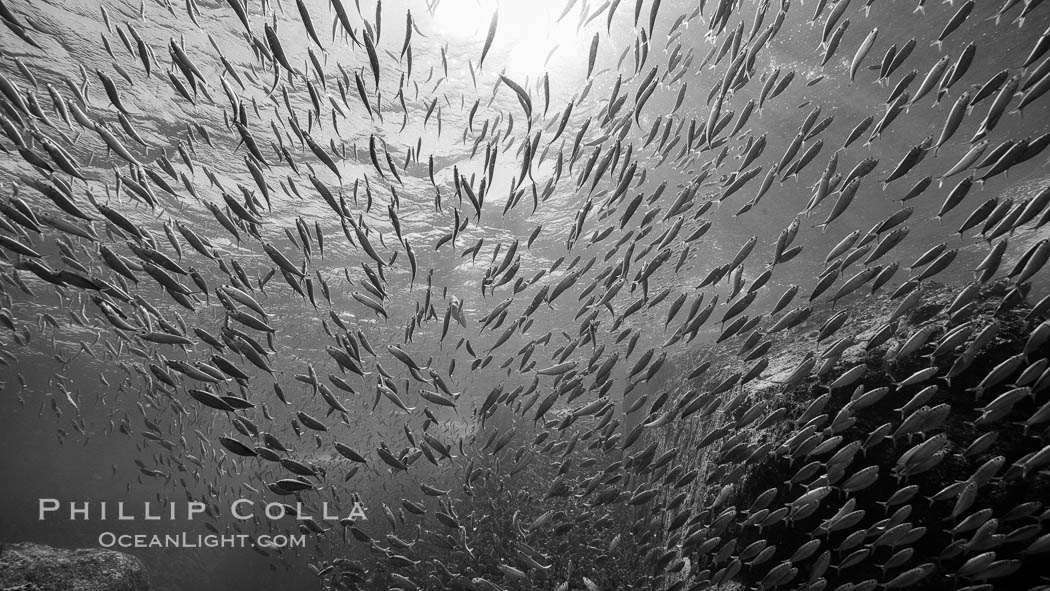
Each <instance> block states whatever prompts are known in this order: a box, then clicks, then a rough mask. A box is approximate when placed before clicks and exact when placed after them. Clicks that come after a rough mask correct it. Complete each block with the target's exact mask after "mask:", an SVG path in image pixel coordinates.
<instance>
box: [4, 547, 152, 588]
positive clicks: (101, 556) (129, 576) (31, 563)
mask: <svg viewBox="0 0 1050 591" xmlns="http://www.w3.org/2000/svg"><path fill="white" fill-rule="evenodd" d="M16 590H17V591H148V590H149V578H148V577H147V576H146V570H145V568H144V567H143V565H142V562H141V561H139V559H138V558H135V557H134V556H131V555H128V554H123V553H121V552H115V551H112V550H103V549H81V550H68V549H65V548H53V547H51V546H45V545H43V544H33V543H29V542H20V543H15V544H4V545H2V546H0V591H16Z"/></svg>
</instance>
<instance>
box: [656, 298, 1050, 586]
mask: <svg viewBox="0 0 1050 591" xmlns="http://www.w3.org/2000/svg"><path fill="white" fill-rule="evenodd" d="M1012 287H1013V286H1012V285H1009V284H1006V283H999V284H993V285H990V286H987V287H985V288H984V289H982V290H981V293H980V295H979V296H977V297H975V298H974V302H973V304H972V305H970V306H966V307H964V308H962V309H961V310H960V311H958V312H956V311H955V310H951V311H952V312H955V313H953V314H949V313H948V311H949V309H950V308H951V306H952V303H953V300H954V299H955V297H956V296H957V295H958V292H957V291H955V290H952V289H949V288H945V287H936V286H925V287H923V288H922V289H923V292H924V293H923V297H922V299H921V302H919V300H917V299H916V300H915V302H917V305H914V306H911V307H907V306H902V305H901V304H902V302H906V301H907V298H906V297H903V296H902V297H899V298H898V299H893V298H888V297H886V296H882V297H876V298H870V299H868V300H864V301H856V302H852V303H851V305H850V306H848V307H847V308H843V307H838V309H834V308H832V307H828V308H825V309H814V311H813V314H812V316H811V317H810V318H809V319H808V322H807V323H805V324H803V325H801V326H800V327H798V328H796V329H794V330H792V331H790V333H787V334H780V335H770V336H769V337H767V338H772V339H773V341H774V342H773V346H772V347H771V348H770V349H769V353H768V359H769V360H770V361H769V365H768V368H767V369H766V371H764V372H762V373H763V376H764V378H763V379H756V380H754V381H752V382H749V383H748V384H746V386H745V387H744V388H742V389H741V388H740V387H739V386H737V387H736V388H734V389H732V390H731V391H729V392H728V393H727V394H725V395H723V396H722V397H715V396H709V398H710V399H711V400H710V402H709V404H705V405H703V406H698V408H699V409H700V410H699V411H698V412H696V413H695V414H694V416H693V417H692V418H691V419H690V422H689V423H688V424H687V425H688V427H689V428H686V429H683V428H682V425H681V424H679V425H676V426H674V427H673V428H672V427H667V428H665V431H664V433H662V435H663V439H664V442H663V446H666V447H672V446H675V447H678V448H680V449H681V450H682V451H681V453H680V458H681V459H682V460H683V461H684V462H685V464H686V465H687V466H689V467H695V468H698V469H699V472H700V474H699V477H698V478H696V480H695V482H694V483H693V484H694V486H692V487H689V492H690V494H691V498H692V499H693V503H692V505H691V506H688V507H687V509H686V510H687V511H688V512H689V515H692V517H693V518H692V519H690V520H689V521H688V522H684V521H682V520H677V521H676V522H675V524H674V526H669V527H668V534H667V536H666V539H665V544H666V545H667V546H668V547H672V548H673V547H678V548H681V550H680V555H681V556H682V558H683V559H686V560H689V563H688V566H687V568H685V569H683V570H682V571H681V574H680V575H679V576H678V577H676V579H677V585H678V586H679V587H680V588H683V589H684V588H705V587H718V586H719V585H725V584H728V583H731V582H734V583H735V582H739V583H743V584H745V585H747V586H757V587H759V588H765V589H769V588H774V587H781V588H797V587H799V586H800V585H801V586H803V587H809V588H827V589H834V588H843V587H840V586H841V585H845V586H846V587H845V588H853V586H858V588H865V589H870V588H874V587H875V586H876V585H883V586H887V588H902V587H905V586H907V587H908V588H910V589H940V588H948V587H951V586H953V585H959V586H964V585H970V584H979V583H984V582H991V583H994V584H995V586H996V588H1003V589H1015V588H1018V589H1020V588H1030V587H1032V586H1033V585H1038V584H1039V583H1043V582H1045V581H1044V580H1043V579H1042V576H1043V575H1044V574H1045V572H1046V570H1045V568H1044V567H1043V566H1042V565H1041V563H1040V561H1041V560H1045V558H1042V559H1041V558H1040V557H1039V556H1040V555H1042V556H1044V557H1045V554H1043V552H1045V550H1044V549H1043V546H1044V545H1045V544H1042V543H1040V544H1036V543H1035V541H1036V540H1037V539H1039V540H1043V539H1044V538H1043V537H1041V536H1045V535H1046V533H1047V532H1046V529H1045V527H1044V525H1045V524H1044V522H1045V521H1046V520H1047V518H1048V517H1050V513H1048V512H1047V510H1046V505H1045V503H1046V501H1047V499H1050V475H1048V473H1046V472H1045V471H1044V469H1045V466H1044V465H1043V464H1042V463H1039V462H1036V460H1035V459H1034V457H1035V455H1034V454H1036V453H1037V452H1039V451H1040V450H1041V449H1043V448H1044V446H1046V443H1047V440H1048V432H1047V430H1046V428H1045V426H1046V424H1045V421H1041V420H1036V419H1034V418H1033V419H1030V417H1033V414H1034V413H1035V412H1036V409H1038V408H1039V407H1040V406H1042V405H1045V404H1047V403H1048V399H1047V391H1046V389H1045V388H1046V386H1047V383H1046V380H1047V379H1048V377H1050V374H1047V375H1040V376H1039V377H1041V378H1042V381H1040V380H1039V379H1038V378H1036V379H1032V378H1027V377H1026V378H1024V383H1023V384H1019V383H1018V382H1017V381H1015V380H1020V379H1021V376H1022V374H1024V373H1025V372H1024V371H1023V370H1024V369H1025V368H1026V367H1030V368H1031V367H1032V366H1033V365H1034V366H1035V367H1036V368H1041V367H1043V366H1045V362H1044V361H1041V360H1042V359H1044V358H1046V357H1047V355H1048V353H1050V347H1047V346H1046V344H1045V343H1043V342H1042V340H1039V339H1038V338H1037V339H1033V340H1030V338H1031V337H1032V332H1033V331H1034V330H1035V328H1036V327H1037V326H1038V325H1039V324H1040V322H1041V321H1043V318H1042V317H1040V316H1039V315H1038V314H1032V313H1031V312H1030V308H1029V307H1028V306H1027V305H1026V304H1024V303H1023V301H1022V300H1023V298H1021V297H1020V294H1019V292H1017V291H1016V290H1014V289H1012ZM957 305H958V304H957ZM844 309H845V310H846V314H847V316H848V318H847V321H846V322H844V323H842V322H839V325H840V328H839V329H838V330H829V329H828V326H829V324H828V321H829V319H831V318H833V317H834V316H835V315H836V314H839V313H841V312H842V311H843V310H844ZM963 324H967V325H968V327H969V328H968V329H967V330H971V336H970V338H969V339H966V340H964V341H962V342H960V343H958V344H956V345H954V346H946V347H941V348H942V349H943V350H938V351H937V352H936V353H935V350H937V349H938V343H942V344H943V342H944V341H942V340H941V339H942V338H943V336H944V335H945V334H946V333H948V332H950V331H952V330H953V329H955V328H958V327H960V326H961V325H963ZM884 329H885V330H884ZM922 331H926V332H922ZM828 332H833V333H834V334H832V335H826V333H828ZM822 333H823V334H822ZM880 333H881V334H882V335H884V336H883V337H877V336H876V335H879V334H880ZM978 334H981V335H987V337H988V338H987V339H986V340H985V342H984V344H983V346H980V345H974V344H973V343H974V341H975V339H977V338H979V337H976V336H973V335H978ZM885 335H889V336H885ZM839 339H845V340H844V341H840V340H839ZM970 347H975V349H974V351H975V353H974V354H973V356H972V357H971V358H969V360H968V365H967V364H966V362H965V361H960V359H961V358H965V355H964V354H963V353H962V351H964V350H967V349H968V348H970ZM740 348H741V345H740V343H738V342H736V341H735V340H734V341H730V342H727V343H726V345H724V346H721V347H717V348H715V349H713V350H711V351H708V352H707V354H706V355H704V356H702V357H701V359H700V360H697V361H695V362H694V363H698V362H699V361H701V360H703V359H713V360H715V365H714V366H713V367H712V368H711V369H710V370H708V372H707V373H706V376H709V377H708V382H709V384H707V385H706V386H705V385H698V384H690V383H689V382H690V381H689V380H688V379H683V378H684V376H685V375H687V374H688V373H689V369H688V368H685V369H684V371H683V372H682V374H681V375H682V377H680V378H679V380H680V381H682V383H680V384H671V385H670V386H671V388H672V390H675V391H677V390H683V389H686V388H688V387H690V386H692V387H697V386H699V388H702V390H700V391H701V392H702V391H704V390H710V388H711V387H712V384H719V383H721V382H722V381H723V380H724V379H725V376H727V375H730V374H732V373H734V372H743V373H745V374H746V373H747V367H748V363H744V362H742V361H741V358H743V357H746V355H747V351H746V349H745V350H739V349H740ZM738 350H739V351H738ZM831 350H837V351H838V352H837V353H834V354H832V353H829V351H831ZM807 358H808V359H813V360H814V361H810V362H809V363H811V364H812V370H811V371H806V372H804V374H803V373H797V374H795V375H799V376H802V377H800V378H798V379H794V378H792V374H793V373H794V372H795V368H797V367H800V366H803V365H804V364H805V363H807V361H806V359H807ZM1007 359H1014V360H1019V362H1020V365H1019V366H1018V367H1017V368H1016V369H1015V370H1013V371H1009V372H1008V375H1004V376H999V377H998V378H996V379H995V380H990V381H995V382H996V383H995V384H994V385H989V384H990V381H989V382H984V385H986V386H988V387H987V391H984V392H981V391H980V390H984V389H985V388H978V384H981V383H982V381H983V380H985V378H988V376H989V375H991V374H992V373H993V371H992V370H993V368H997V367H999V366H1000V364H1001V363H1002V362H1004V360H1007ZM861 367H863V368H864V370H860V369H859V368H861ZM927 368H930V369H929V371H930V372H933V373H932V375H926V374H921V373H919V372H920V371H921V370H925V369H927ZM1031 373H1032V372H1031V371H1030V372H1029V374H1031ZM737 375H739V374H737ZM850 376H859V377H855V378H854V377H850ZM740 381H743V380H740ZM784 382H787V384H785V383H784ZM833 385H835V387H833ZM1021 386H1024V387H1025V388H1026V389H1024V390H1018V388H1020V387H1021ZM880 388H886V389H885V390H879V389H880ZM1011 390H1013V393H1014V394H1017V393H1020V394H1023V396H1018V399H1017V400H1014V399H1013V398H1010V396H1011V395H1009V394H1008V395H1007V396H1005V397H1004V398H999V397H1000V396H1001V395H1004V393H1007V392H1008V391H1011ZM866 393H873V394H872V396H869V397H867V398H863V397H864V396H865V394H866ZM873 396H874V397H873ZM1007 399H1009V400H1008V401H1007ZM993 400H995V401H996V402H995V403H994V404H992V402H993ZM1004 401H1006V402H1004ZM999 407H1003V409H1005V410H1003V411H1002V412H996V411H994V410H993V409H995V408H999ZM1026 421H1027V423H1028V424H1025V423H1026ZM923 442H930V444H929V445H927V446H926V447H924V448H920V445H921V444H922V443H923ZM915 450H920V451H919V452H917V453H918V454H919V455H921V454H923V453H925V451H926V450H933V451H932V452H930V453H932V455H930V457H928V458H926V459H924V460H922V461H919V460H916V459H915V458H916V457H919V455H916V456H912V459H910V460H906V459H905V458H907V457H908V452H909V451H911V452H913V453H916V452H915ZM1043 453H1046V452H1045V451H1044V452H1043ZM926 455H929V454H926ZM923 457H925V456H923ZM909 487H910V488H909ZM967 489H969V490H967ZM665 519H667V520H668V521H672V520H674V519H675V517H674V515H667V516H665ZM683 524H686V526H683ZM985 559H987V562H988V563H989V565H994V568H991V567H990V568H976V567H975V566H974V565H975V564H976V562H970V561H972V560H976V561H980V560H985Z"/></svg>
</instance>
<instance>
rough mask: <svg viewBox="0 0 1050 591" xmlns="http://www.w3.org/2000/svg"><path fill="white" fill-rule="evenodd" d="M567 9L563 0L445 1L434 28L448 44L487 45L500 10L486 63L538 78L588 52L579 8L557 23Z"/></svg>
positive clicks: (440, 6) (517, 73) (509, 71)
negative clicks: (579, 24)
mask: <svg viewBox="0 0 1050 591" xmlns="http://www.w3.org/2000/svg"><path fill="white" fill-rule="evenodd" d="M565 6H566V3H565V0H499V1H496V0H441V1H440V2H439V3H438V5H437V7H436V8H435V11H434V25H435V27H436V28H437V30H438V31H440V34H441V35H442V36H443V37H444V38H445V39H447V40H448V41H449V42H450V45H453V46H454V45H456V44H465V43H471V42H483V41H484V39H485V36H486V35H487V34H488V27H489V23H490V22H491V20H492V14H493V12H494V11H496V10H499V25H498V28H497V32H496V38H495V40H494V41H493V45H492V48H491V49H490V53H489V58H488V59H493V58H495V59H494V60H493V61H494V62H495V61H499V62H500V63H501V64H504V65H505V66H506V69H507V72H508V74H510V75H513V76H519V77H536V76H540V75H542V74H543V72H544V71H547V70H549V69H551V68H555V67H556V68H559V69H565V67H566V66H567V65H571V64H572V62H573V56H578V55H579V52H580V51H581V48H582V51H584V52H586V47H583V45H585V44H584V43H582V42H581V41H580V39H579V37H580V34H579V33H577V30H576V25H577V21H578V19H579V15H578V14H577V13H578V10H573V11H571V12H570V14H568V15H566V16H565V17H564V18H562V19H561V21H560V22H558V20H557V19H558V17H559V16H560V15H561V14H562V12H563V11H564V9H565ZM584 59H586V58H584ZM486 61H487V60H486Z"/></svg>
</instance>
